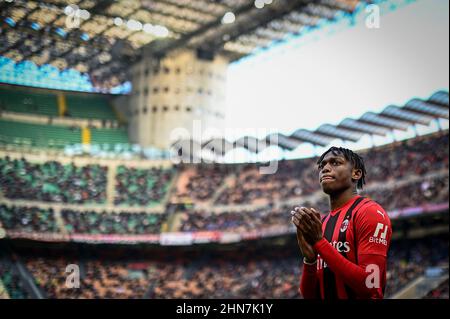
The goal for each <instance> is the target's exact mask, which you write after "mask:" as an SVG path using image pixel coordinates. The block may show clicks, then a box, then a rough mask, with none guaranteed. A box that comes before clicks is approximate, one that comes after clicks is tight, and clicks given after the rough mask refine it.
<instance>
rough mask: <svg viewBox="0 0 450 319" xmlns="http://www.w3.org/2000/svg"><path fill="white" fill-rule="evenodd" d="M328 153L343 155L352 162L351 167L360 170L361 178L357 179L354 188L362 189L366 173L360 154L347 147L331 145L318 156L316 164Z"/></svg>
mask: <svg viewBox="0 0 450 319" xmlns="http://www.w3.org/2000/svg"><path fill="white" fill-rule="evenodd" d="M328 153H332V154H333V155H339V154H342V155H344V157H345V159H346V160H347V161H349V162H351V163H352V165H353V168H355V169H360V170H361V178H360V179H359V180H358V183H357V184H356V188H357V189H363V187H364V184H366V175H367V172H366V167H365V166H364V159H363V158H362V157H361V156H360V155H358V154H356V153H355V152H353V151H352V150H349V149H348V148H343V147H336V146H333V147H330V148H329V149H328V151H326V152H325V153H323V154H322V156H320V158H319V160H318V161H317V165H320V163H322V161H323V159H324V158H325V156H326V155H327V154H328Z"/></svg>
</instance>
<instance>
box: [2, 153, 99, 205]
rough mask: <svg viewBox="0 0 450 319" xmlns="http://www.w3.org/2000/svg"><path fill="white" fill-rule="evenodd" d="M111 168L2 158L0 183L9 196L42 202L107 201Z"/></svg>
mask: <svg viewBox="0 0 450 319" xmlns="http://www.w3.org/2000/svg"><path fill="white" fill-rule="evenodd" d="M106 172H107V168H106V167H103V166H99V165H87V166H83V167H77V166H75V165H73V164H69V165H62V164H61V163H59V162H56V161H50V162H45V163H31V162H29V161H27V160H25V159H11V158H9V157H5V158H0V187H1V190H2V192H3V194H4V196H5V197H7V198H9V199H12V200H17V199H27V200H35V201H42V202H61V203H71V204H78V203H90V202H93V203H103V202H105V199H106Z"/></svg>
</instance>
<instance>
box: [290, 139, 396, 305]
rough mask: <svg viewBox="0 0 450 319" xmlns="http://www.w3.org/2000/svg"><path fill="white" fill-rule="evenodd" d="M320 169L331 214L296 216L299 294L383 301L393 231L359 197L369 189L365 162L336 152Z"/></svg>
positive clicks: (301, 210) (377, 209)
mask: <svg viewBox="0 0 450 319" xmlns="http://www.w3.org/2000/svg"><path fill="white" fill-rule="evenodd" d="M317 165H318V169H319V181H320V185H321V186H322V190H323V192H324V193H325V194H327V195H328V196H329V200H330V206H331V211H330V213H329V214H328V215H327V216H326V217H324V218H323V219H321V214H320V213H319V212H318V211H317V210H316V209H314V208H306V207H296V208H295V209H294V211H292V212H291V215H292V222H293V223H294V224H295V226H296V228H297V241H298V244H299V247H300V250H301V252H302V255H303V257H304V258H303V263H304V267H303V274H302V277H301V280H300V293H301V294H302V295H303V297H304V298H305V299H319V298H320V299H380V298H383V294H384V288H385V285H386V264H387V253H388V250H389V246H390V241H391V236H392V228H391V222H390V219H389V216H388V215H387V214H386V212H385V210H384V209H383V208H382V207H381V206H380V205H379V204H378V203H376V202H374V201H373V200H370V199H368V198H364V197H362V196H359V195H358V193H357V190H358V189H362V188H363V185H364V184H365V176H366V169H365V167H364V161H363V159H362V158H361V157H360V156H359V155H358V154H356V153H354V152H352V151H351V150H349V149H345V148H341V147H339V148H337V147H332V148H330V149H329V150H328V151H326V152H325V153H324V154H323V155H322V156H321V157H320V159H319V160H318V162H317Z"/></svg>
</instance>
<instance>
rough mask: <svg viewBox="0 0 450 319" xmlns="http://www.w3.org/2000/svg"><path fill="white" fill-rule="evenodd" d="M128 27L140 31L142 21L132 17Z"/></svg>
mask: <svg viewBox="0 0 450 319" xmlns="http://www.w3.org/2000/svg"><path fill="white" fill-rule="evenodd" d="M127 27H128V29H130V30H132V31H140V30H142V23H141V22H139V21H137V20H134V19H130V20H128V21H127Z"/></svg>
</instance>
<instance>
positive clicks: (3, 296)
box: [0, 280, 10, 299]
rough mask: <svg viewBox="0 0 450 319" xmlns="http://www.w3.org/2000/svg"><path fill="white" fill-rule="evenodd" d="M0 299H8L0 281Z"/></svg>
mask: <svg viewBox="0 0 450 319" xmlns="http://www.w3.org/2000/svg"><path fill="white" fill-rule="evenodd" d="M0 299H10V297H9V294H8V291H6V288H5V285H3V282H2V281H1V280H0Z"/></svg>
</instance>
